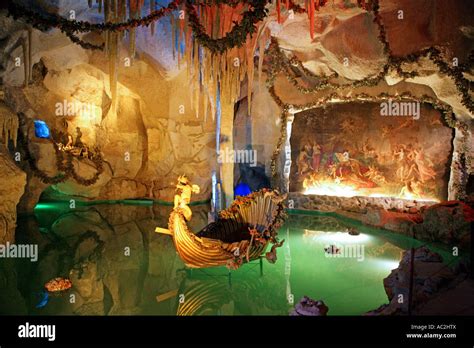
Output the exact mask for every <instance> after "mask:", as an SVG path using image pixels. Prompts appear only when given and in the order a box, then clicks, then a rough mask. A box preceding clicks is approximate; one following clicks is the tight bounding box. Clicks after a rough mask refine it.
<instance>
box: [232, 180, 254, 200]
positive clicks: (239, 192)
mask: <svg viewBox="0 0 474 348" xmlns="http://www.w3.org/2000/svg"><path fill="white" fill-rule="evenodd" d="M251 193H252V190H251V189H250V187H249V185H247V184H246V183H244V182H241V183H240V184H238V185H237V186H236V187H235V190H234V196H236V197H237V196H248V195H249V194H251Z"/></svg>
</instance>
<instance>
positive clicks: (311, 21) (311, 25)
mask: <svg viewBox="0 0 474 348" xmlns="http://www.w3.org/2000/svg"><path fill="white" fill-rule="evenodd" d="M314 1H315V0H309V6H310V8H309V33H310V36H311V40H313V39H314Z"/></svg>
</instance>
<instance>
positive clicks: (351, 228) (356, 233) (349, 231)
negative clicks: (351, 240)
mask: <svg viewBox="0 0 474 348" xmlns="http://www.w3.org/2000/svg"><path fill="white" fill-rule="evenodd" d="M347 233H349V234H350V235H351V236H358V235H359V234H360V232H359V231H357V230H356V229H355V227H349V228H348V229H347Z"/></svg>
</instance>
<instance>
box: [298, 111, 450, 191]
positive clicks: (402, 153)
mask: <svg viewBox="0 0 474 348" xmlns="http://www.w3.org/2000/svg"><path fill="white" fill-rule="evenodd" d="M394 105H395V106H396V108H395V107H394ZM387 107H390V108H391V109H390V110H389V112H387ZM393 110H395V111H396V112H392V111H393ZM402 111H406V112H402ZM452 138H453V132H452V129H450V128H448V127H447V126H446V125H445V124H444V120H443V119H442V116H441V114H440V113H439V112H438V111H436V110H434V109H433V108H431V107H430V106H425V105H421V106H420V105H419V104H418V105H413V107H411V106H410V108H408V107H406V105H398V104H393V105H392V104H389V105H388V106H387V104H383V105H382V104H376V103H367V104H357V105H355V104H352V105H351V104H346V105H334V106H331V107H328V108H326V109H313V110H308V111H304V112H301V113H299V114H297V115H295V120H294V123H293V130H292V134H291V140H290V141H291V148H292V166H291V179H290V191H292V192H301V191H303V192H305V193H307V194H320V195H330V196H345V197H352V196H372V197H399V198H405V199H416V200H441V199H445V198H446V195H447V183H448V179H449V165H450V155H451V152H452Z"/></svg>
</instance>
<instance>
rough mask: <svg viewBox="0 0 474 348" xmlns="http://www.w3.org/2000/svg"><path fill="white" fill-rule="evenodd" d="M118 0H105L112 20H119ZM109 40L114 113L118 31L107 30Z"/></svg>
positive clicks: (114, 109)
mask: <svg viewBox="0 0 474 348" xmlns="http://www.w3.org/2000/svg"><path fill="white" fill-rule="evenodd" d="M116 1H117V0H105V3H104V5H105V8H107V9H108V10H107V11H108V12H107V16H108V18H109V20H110V21H112V22H115V21H117V12H116V9H117V7H116ZM107 34H108V41H107V44H108V45H107V46H108V47H107V53H108V58H109V83H110V94H111V97H112V113H114V114H115V113H116V112H117V80H118V61H119V57H118V55H119V52H118V33H117V32H112V31H111V32H107Z"/></svg>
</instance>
